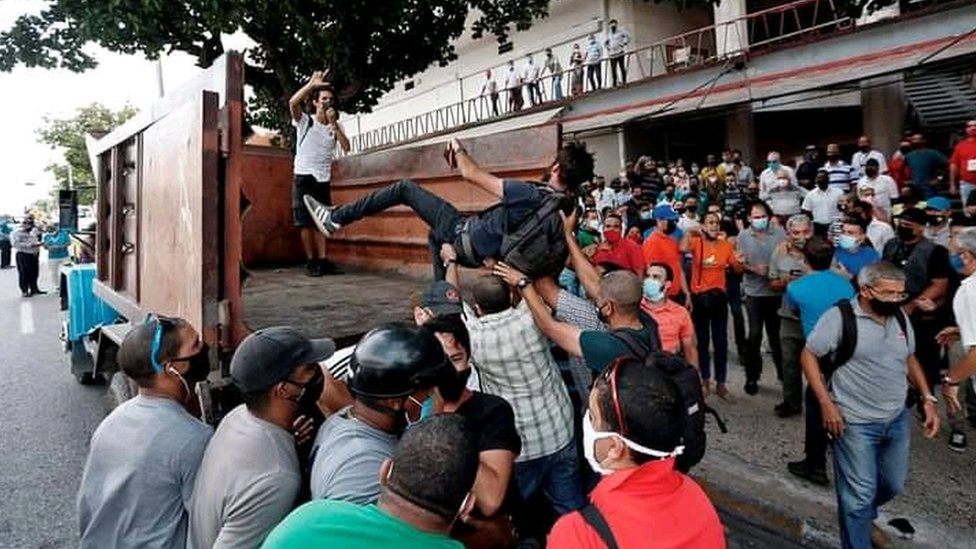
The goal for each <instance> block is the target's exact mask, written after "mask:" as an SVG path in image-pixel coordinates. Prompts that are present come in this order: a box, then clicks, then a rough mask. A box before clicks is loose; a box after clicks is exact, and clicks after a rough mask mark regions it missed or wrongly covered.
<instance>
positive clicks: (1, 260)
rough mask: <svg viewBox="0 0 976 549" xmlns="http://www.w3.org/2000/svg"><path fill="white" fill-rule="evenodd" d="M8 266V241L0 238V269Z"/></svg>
mask: <svg viewBox="0 0 976 549" xmlns="http://www.w3.org/2000/svg"><path fill="white" fill-rule="evenodd" d="M9 266H10V241H8V240H0V269H6V268H7V267H9Z"/></svg>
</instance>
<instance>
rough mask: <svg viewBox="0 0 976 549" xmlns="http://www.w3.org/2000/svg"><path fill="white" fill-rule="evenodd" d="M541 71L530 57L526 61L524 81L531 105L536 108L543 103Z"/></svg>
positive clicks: (523, 72)
mask: <svg viewBox="0 0 976 549" xmlns="http://www.w3.org/2000/svg"><path fill="white" fill-rule="evenodd" d="M540 71H541V69H540V67H539V66H538V65H536V64H535V61H533V60H532V56H531V55H528V56H526V59H525V67H524V68H523V69H522V80H523V81H524V82H525V93H526V94H527V95H528V96H529V103H531V104H532V106H533V107H534V106H536V105H538V104H539V103H542V90H540V89H539V73H540Z"/></svg>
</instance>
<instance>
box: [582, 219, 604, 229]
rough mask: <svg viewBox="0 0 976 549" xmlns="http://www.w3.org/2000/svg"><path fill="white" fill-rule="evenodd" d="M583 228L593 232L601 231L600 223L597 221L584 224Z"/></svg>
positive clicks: (593, 220)
mask: <svg viewBox="0 0 976 549" xmlns="http://www.w3.org/2000/svg"><path fill="white" fill-rule="evenodd" d="M583 228H585V229H589V230H591V231H599V230H600V222H599V221H597V220H596V219H590V220H589V221H587V222H586V223H584V224H583Z"/></svg>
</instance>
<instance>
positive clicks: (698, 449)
mask: <svg viewBox="0 0 976 549" xmlns="http://www.w3.org/2000/svg"><path fill="white" fill-rule="evenodd" d="M612 333H613V335H614V336H615V337H617V338H618V339H620V340H621V341H622V342H623V343H624V345H626V346H627V348H628V349H630V351H631V353H632V354H633V357H634V358H636V359H637V360H639V361H641V362H643V363H644V365H645V366H646V367H650V368H658V369H660V370H661V371H662V372H664V373H665V374H666V375H667V376H668V377H669V378H671V380H672V381H674V384H675V385H676V386H677V387H678V392H679V393H680V394H681V399H682V400H683V401H684V406H685V409H686V410H687V412H688V417H687V418H686V421H685V429H684V435H683V436H682V444H683V445H684V447H685V449H684V452H683V453H682V454H681V455H679V456H678V457H677V459H676V467H677V469H678V470H679V471H681V472H682V473H687V472H688V471H690V470H691V468H692V467H694V466H695V465H697V464H698V462H699V461H701V459H702V457H704V456H705V414H711V415H712V416H713V417H714V418H715V422H716V423H717V424H718V427H719V430H720V431H721V432H722V433H727V432H728V429H727V428H726V426H725V422H724V421H722V418H721V417H719V415H718V412H716V411H715V410H714V409H712V408H711V407H710V406H708V405H707V404H705V395H704V394H703V393H702V387H701V378H700V377H699V375H698V370H696V369H695V367H694V366H692V365H691V364H688V363H687V362H686V361H685V360H684V359H682V358H681V357H678V356H677V355H674V354H671V353H667V352H664V351H660V350H652V349H648V348H647V346H646V345H645V344H644V342H642V341H641V340H640V339H638V338H636V337H634V335H633V334H631V333H629V332H623V331H619V332H617V331H615V332H612ZM661 359H667V360H661ZM625 360H626V359H625Z"/></svg>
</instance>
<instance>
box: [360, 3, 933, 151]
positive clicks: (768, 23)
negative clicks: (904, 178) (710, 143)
mask: <svg viewBox="0 0 976 549" xmlns="http://www.w3.org/2000/svg"><path fill="white" fill-rule="evenodd" d="M916 2H921V3H928V0H916ZM853 26H854V20H853V19H851V18H850V17H848V16H847V15H846V14H845V13H843V12H842V11H838V9H837V6H836V5H835V2H834V0H796V1H794V2H789V3H786V4H782V5H779V6H774V7H771V8H767V9H764V10H761V11H757V12H754V13H750V14H747V15H745V16H743V17H739V18H736V19H731V20H728V21H722V22H719V23H717V24H714V25H709V26H707V27H702V28H699V29H695V30H691V31H688V32H684V33H681V34H678V35H675V36H671V37H668V38H665V39H663V40H659V41H657V42H655V43H653V44H650V45H648V46H644V47H641V48H638V49H634V50H632V51H630V52H627V53H625V54H623V55H622V56H621V57H622V59H621V58H609V57H604V58H603V59H602V60H601V61H600V63H599V65H594V67H593V68H590V67H588V66H587V65H585V64H583V65H577V66H574V67H570V68H569V69H567V70H564V71H563V72H561V73H559V74H551V73H550V74H547V75H545V76H540V78H538V79H537V80H536V82H535V84H534V86H533V84H531V83H527V82H526V83H523V84H522V85H521V86H519V87H517V88H513V89H502V87H503V86H502V83H501V82H499V83H498V93H497V97H495V98H494V99H493V98H492V96H489V95H478V96H476V97H473V98H468V99H465V98H463V94H464V91H463V90H464V89H465V85H464V84H465V81H468V82H470V81H471V79H474V78H477V77H478V76H480V75H471V76H468V77H465V78H462V79H458V80H454V81H451V82H449V83H447V84H445V85H444V86H454V87H456V88H457V89H458V90H459V91H458V95H459V96H461V98H460V100H458V101H456V102H454V103H451V104H448V105H445V106H443V107H439V108H437V109H434V110H432V111H428V112H424V113H421V114H417V115H413V116H408V117H406V118H404V119H402V120H399V121H397V122H394V123H391V124H387V125H385V126H382V127H379V128H375V129H372V130H368V131H365V132H362V133H359V134H358V135H356V136H354V137H353V138H352V149H353V151H354V152H362V151H367V150H370V149H374V148H378V147H384V146H388V145H393V144H397V143H402V142H405V141H409V140H412V139H416V138H419V137H423V136H425V135H430V134H434V133H438V132H443V131H447V130H450V129H453V128H456V127H459V126H463V125H465V124H470V123H474V122H483V121H487V120H491V119H496V118H502V117H506V116H514V115H515V113H517V112H519V111H521V110H522V109H523V108H535V107H540V108H545V106H550V107H551V106H557V105H559V104H560V103H561V102H564V101H566V100H568V99H572V98H575V97H579V96H582V95H586V94H590V93H594V92H598V91H600V90H603V89H608V88H613V87H616V86H620V85H626V84H627V83H628V82H630V83H633V82H640V81H645V80H649V79H652V78H657V77H660V76H664V75H668V74H674V73H677V72H681V71H685V70H690V69H694V68H699V67H703V66H707V65H711V64H716V63H722V62H725V61H726V60H729V59H733V58H736V57H738V56H741V55H744V54H746V53H749V52H752V53H757V52H762V51H766V50H768V49H770V48H771V47H773V46H775V47H782V46H784V45H787V44H790V43H795V42H803V41H812V40H816V39H818V38H819V37H821V36H823V35H826V34H831V33H836V32H844V31H847V30H850V29H851V28H852V27H853ZM540 69H542V68H541V67H540ZM621 69H622V70H621ZM542 70H544V69H542ZM520 72H521V71H520ZM621 72H623V74H621ZM533 88H537V90H536V89H533ZM435 89H436V88H435ZM430 91H433V90H430ZM532 95H534V96H535V97H530V96H532ZM519 97H520V98H521V100H519ZM533 99H534V100H533ZM496 106H497V108H496Z"/></svg>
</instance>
